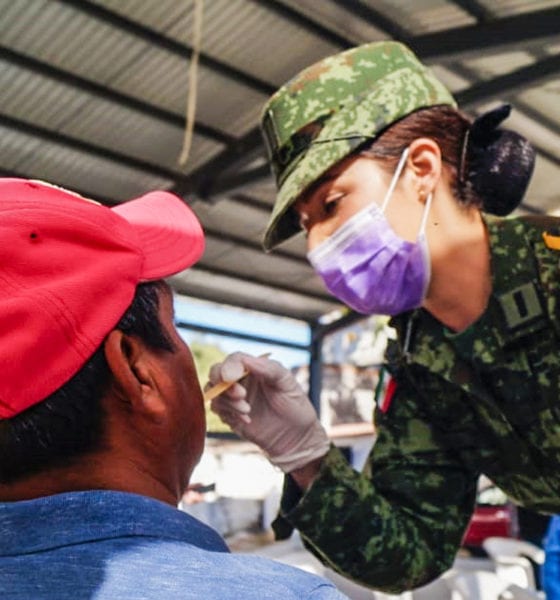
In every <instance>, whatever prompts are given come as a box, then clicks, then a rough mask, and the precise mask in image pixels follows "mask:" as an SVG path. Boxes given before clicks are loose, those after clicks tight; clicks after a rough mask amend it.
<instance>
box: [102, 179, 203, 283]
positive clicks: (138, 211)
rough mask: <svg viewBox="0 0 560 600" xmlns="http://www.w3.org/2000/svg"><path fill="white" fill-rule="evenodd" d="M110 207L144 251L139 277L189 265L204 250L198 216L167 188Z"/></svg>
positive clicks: (149, 278) (162, 274) (165, 273)
mask: <svg viewBox="0 0 560 600" xmlns="http://www.w3.org/2000/svg"><path fill="white" fill-rule="evenodd" d="M111 210H112V211H113V212H115V213H117V214H118V215H119V216H121V217H122V218H123V219H126V221H128V222H129V223H130V225H132V227H133V228H134V230H135V231H136V233H137V235H138V241H139V245H140V251H141V252H142V254H143V255H144V263H143V266H142V273H141V276H140V279H141V280H142V281H154V280H156V279H162V278H164V277H169V276H170V275H174V274H175V273H179V272H180V271H183V270H184V269H188V268H189V267H191V266H192V265H194V264H195V263H196V262H197V261H198V260H199V259H200V257H201V256H202V254H203V252H204V232H203V230H202V226H201V225H200V222H199V221H198V218H197V217H196V215H195V214H194V213H193V211H192V210H191V209H190V208H189V207H188V206H187V204H186V203H185V202H184V201H183V200H182V199H181V198H179V197H178V196H175V195H174V194H172V193H170V192H164V191H155V192H150V193H148V194H146V195H144V196H141V197H140V198H137V199H135V200H131V201H129V202H125V203H123V204H120V205H118V206H116V207H114V208H112V209H111Z"/></svg>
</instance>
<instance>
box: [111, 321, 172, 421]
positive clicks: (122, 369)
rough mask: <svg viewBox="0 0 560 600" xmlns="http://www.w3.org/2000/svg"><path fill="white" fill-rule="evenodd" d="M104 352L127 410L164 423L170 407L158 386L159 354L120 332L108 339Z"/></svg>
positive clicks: (120, 397) (116, 387) (112, 332)
mask: <svg viewBox="0 0 560 600" xmlns="http://www.w3.org/2000/svg"><path fill="white" fill-rule="evenodd" d="M104 352H105V359H106V360H107V364H108V365H109V369H110V370H111V373H112V375H113V385H114V386H115V390H116V391H117V396H118V399H119V400H120V401H121V402H122V403H123V404H124V405H125V407H126V409H127V410H129V411H134V412H136V413H138V414H143V415H144V416H146V417H148V418H149V419H151V420H155V421H157V422H161V421H162V419H163V418H164V416H165V412H166V411H165V408H166V407H165V402H164V401H163V398H162V397H161V395H160V393H159V388H158V385H157V382H158V373H159V371H158V367H159V363H158V361H157V360H156V359H157V357H156V355H155V352H154V351H153V350H151V349H150V348H149V347H147V346H146V344H144V342H143V341H142V340H141V339H139V338H137V337H135V336H130V335H127V334H125V333H123V332H122V331H120V330H118V329H114V330H113V331H111V333H110V334H109V335H108V336H107V338H106V339H105V343H104Z"/></svg>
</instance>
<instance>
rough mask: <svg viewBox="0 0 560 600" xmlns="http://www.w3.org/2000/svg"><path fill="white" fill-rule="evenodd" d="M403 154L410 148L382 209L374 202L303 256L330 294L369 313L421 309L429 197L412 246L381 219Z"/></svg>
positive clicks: (425, 279)
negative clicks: (306, 258) (305, 256)
mask: <svg viewBox="0 0 560 600" xmlns="http://www.w3.org/2000/svg"><path fill="white" fill-rule="evenodd" d="M407 156H408V148H407V149H406V150H405V151H404V152H403V154H402V156H401V159H400V161H399V164H398V165H397V168H396V170H395V174H394V175H393V179H392V180H391V184H390V185H389V189H388V190H387V193H386V194H385V198H384V200H383V204H382V205H381V208H379V207H378V206H377V204H376V203H375V202H372V203H371V204H369V205H368V206H367V207H366V208H364V209H362V210H361V211H360V212H358V213H356V214H355V215H354V216H352V217H351V218H350V219H349V220H348V221H346V223H344V224H343V225H342V226H341V227H339V228H338V229H337V230H336V231H335V232H334V233H333V234H332V235H331V236H330V237H328V238H327V239H326V240H324V241H323V242H321V243H320V244H319V245H318V246H317V247H316V248H314V249H313V250H311V252H309V253H308V255H307V257H308V259H309V262H310V263H311V264H312V265H313V268H314V269H315V271H316V272H317V273H318V274H319V275H320V276H321V277H322V279H323V281H324V282H325V285H326V286H327V288H328V290H329V291H330V292H331V293H332V294H333V295H334V296H336V298H338V299H339V300H341V301H342V302H344V303H345V304H347V305H348V306H350V307H351V308H353V309H354V310H356V311H357V312H360V313H364V314H367V315H371V314H382V315H396V314H399V313H401V312H404V311H406V310H411V309H413V308H417V307H419V306H420V305H421V304H422V302H423V300H424V298H425V296H426V292H427V290H428V284H429V283H430V256H429V250H428V244H427V241H426V221H427V218H428V213H429V211H430V206H431V202H432V194H431V193H430V194H429V195H428V198H427V200H426V205H425V207H424V213H423V215H422V222H421V224H420V231H419V233H418V238H417V240H416V243H412V242H408V241H406V240H403V239H402V238H400V237H399V236H398V235H397V234H396V233H395V232H394V231H393V229H392V228H391V226H390V225H389V223H388V221H387V219H386V218H385V216H384V212H385V209H386V208H387V204H388V203H389V200H390V198H391V196H392V194H393V190H394V189H395V186H396V184H397V181H398V179H399V177H400V175H401V173H402V170H403V168H404V166H405V164H406V159H407Z"/></svg>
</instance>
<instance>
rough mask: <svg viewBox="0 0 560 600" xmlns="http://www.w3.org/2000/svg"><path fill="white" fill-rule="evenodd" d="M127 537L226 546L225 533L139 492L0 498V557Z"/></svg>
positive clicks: (205, 546) (222, 548) (223, 548)
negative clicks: (223, 534)
mask: <svg viewBox="0 0 560 600" xmlns="http://www.w3.org/2000/svg"><path fill="white" fill-rule="evenodd" d="M124 536H149V537H157V538H163V539H167V540H174V541H181V542H188V543H189V544H192V545H195V546H198V547H200V548H202V549H208V550H213V551H216V550H217V551H224V552H227V551H228V549H227V546H226V545H225V542H224V541H223V539H222V538H221V536H219V535H218V533H216V532H215V531H214V530H213V529H211V528H210V527H208V526H207V525H204V524H203V523H201V522H200V521H198V520H197V519H195V518H193V517H192V516H190V515H188V514H186V513H184V512H182V511H180V510H178V509H176V508H174V507H172V506H169V505H168V504H165V503H163V502H160V501H158V500H155V499H153V498H148V497H145V496H140V495H137V494H129V493H125V492H114V491H106V490H93V491H85V492H69V493H64V494H56V495H53V496H46V497H43V498H37V499H33V500H24V501H18V502H0V556H9V555H15V554H22V553H30V552H37V551H41V550H47V549H52V548H56V547H61V546H68V545H72V544H78V543H83V542H88V541H94V540H99V539H107V538H117V537H124Z"/></svg>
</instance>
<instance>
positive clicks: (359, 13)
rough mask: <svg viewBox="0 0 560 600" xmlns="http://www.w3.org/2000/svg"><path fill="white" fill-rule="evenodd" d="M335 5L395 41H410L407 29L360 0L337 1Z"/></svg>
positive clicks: (350, 44)
mask: <svg viewBox="0 0 560 600" xmlns="http://www.w3.org/2000/svg"><path fill="white" fill-rule="evenodd" d="M335 4H338V5H339V6H340V7H341V8H342V9H343V10H345V11H350V12H351V13H352V14H353V15H354V16H356V17H358V18H360V19H361V20H363V21H366V22H367V23H369V24H370V25H373V26H374V27H376V28H377V29H380V30H381V31H384V32H385V33H386V34H387V35H389V36H390V37H392V38H394V39H395V40H401V41H406V40H408V39H410V34H409V32H408V31H407V30H406V29H404V28H403V27H401V26H400V25H398V24H397V23H396V22H395V21H393V20H392V19H389V18H388V17H386V16H385V15H384V14H383V13H382V12H380V11H379V10H376V9H374V8H372V7H371V6H366V5H365V4H363V3H362V2H360V0H336V1H335ZM347 45H348V46H354V45H355V44H353V43H351V42H350V41H347Z"/></svg>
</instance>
